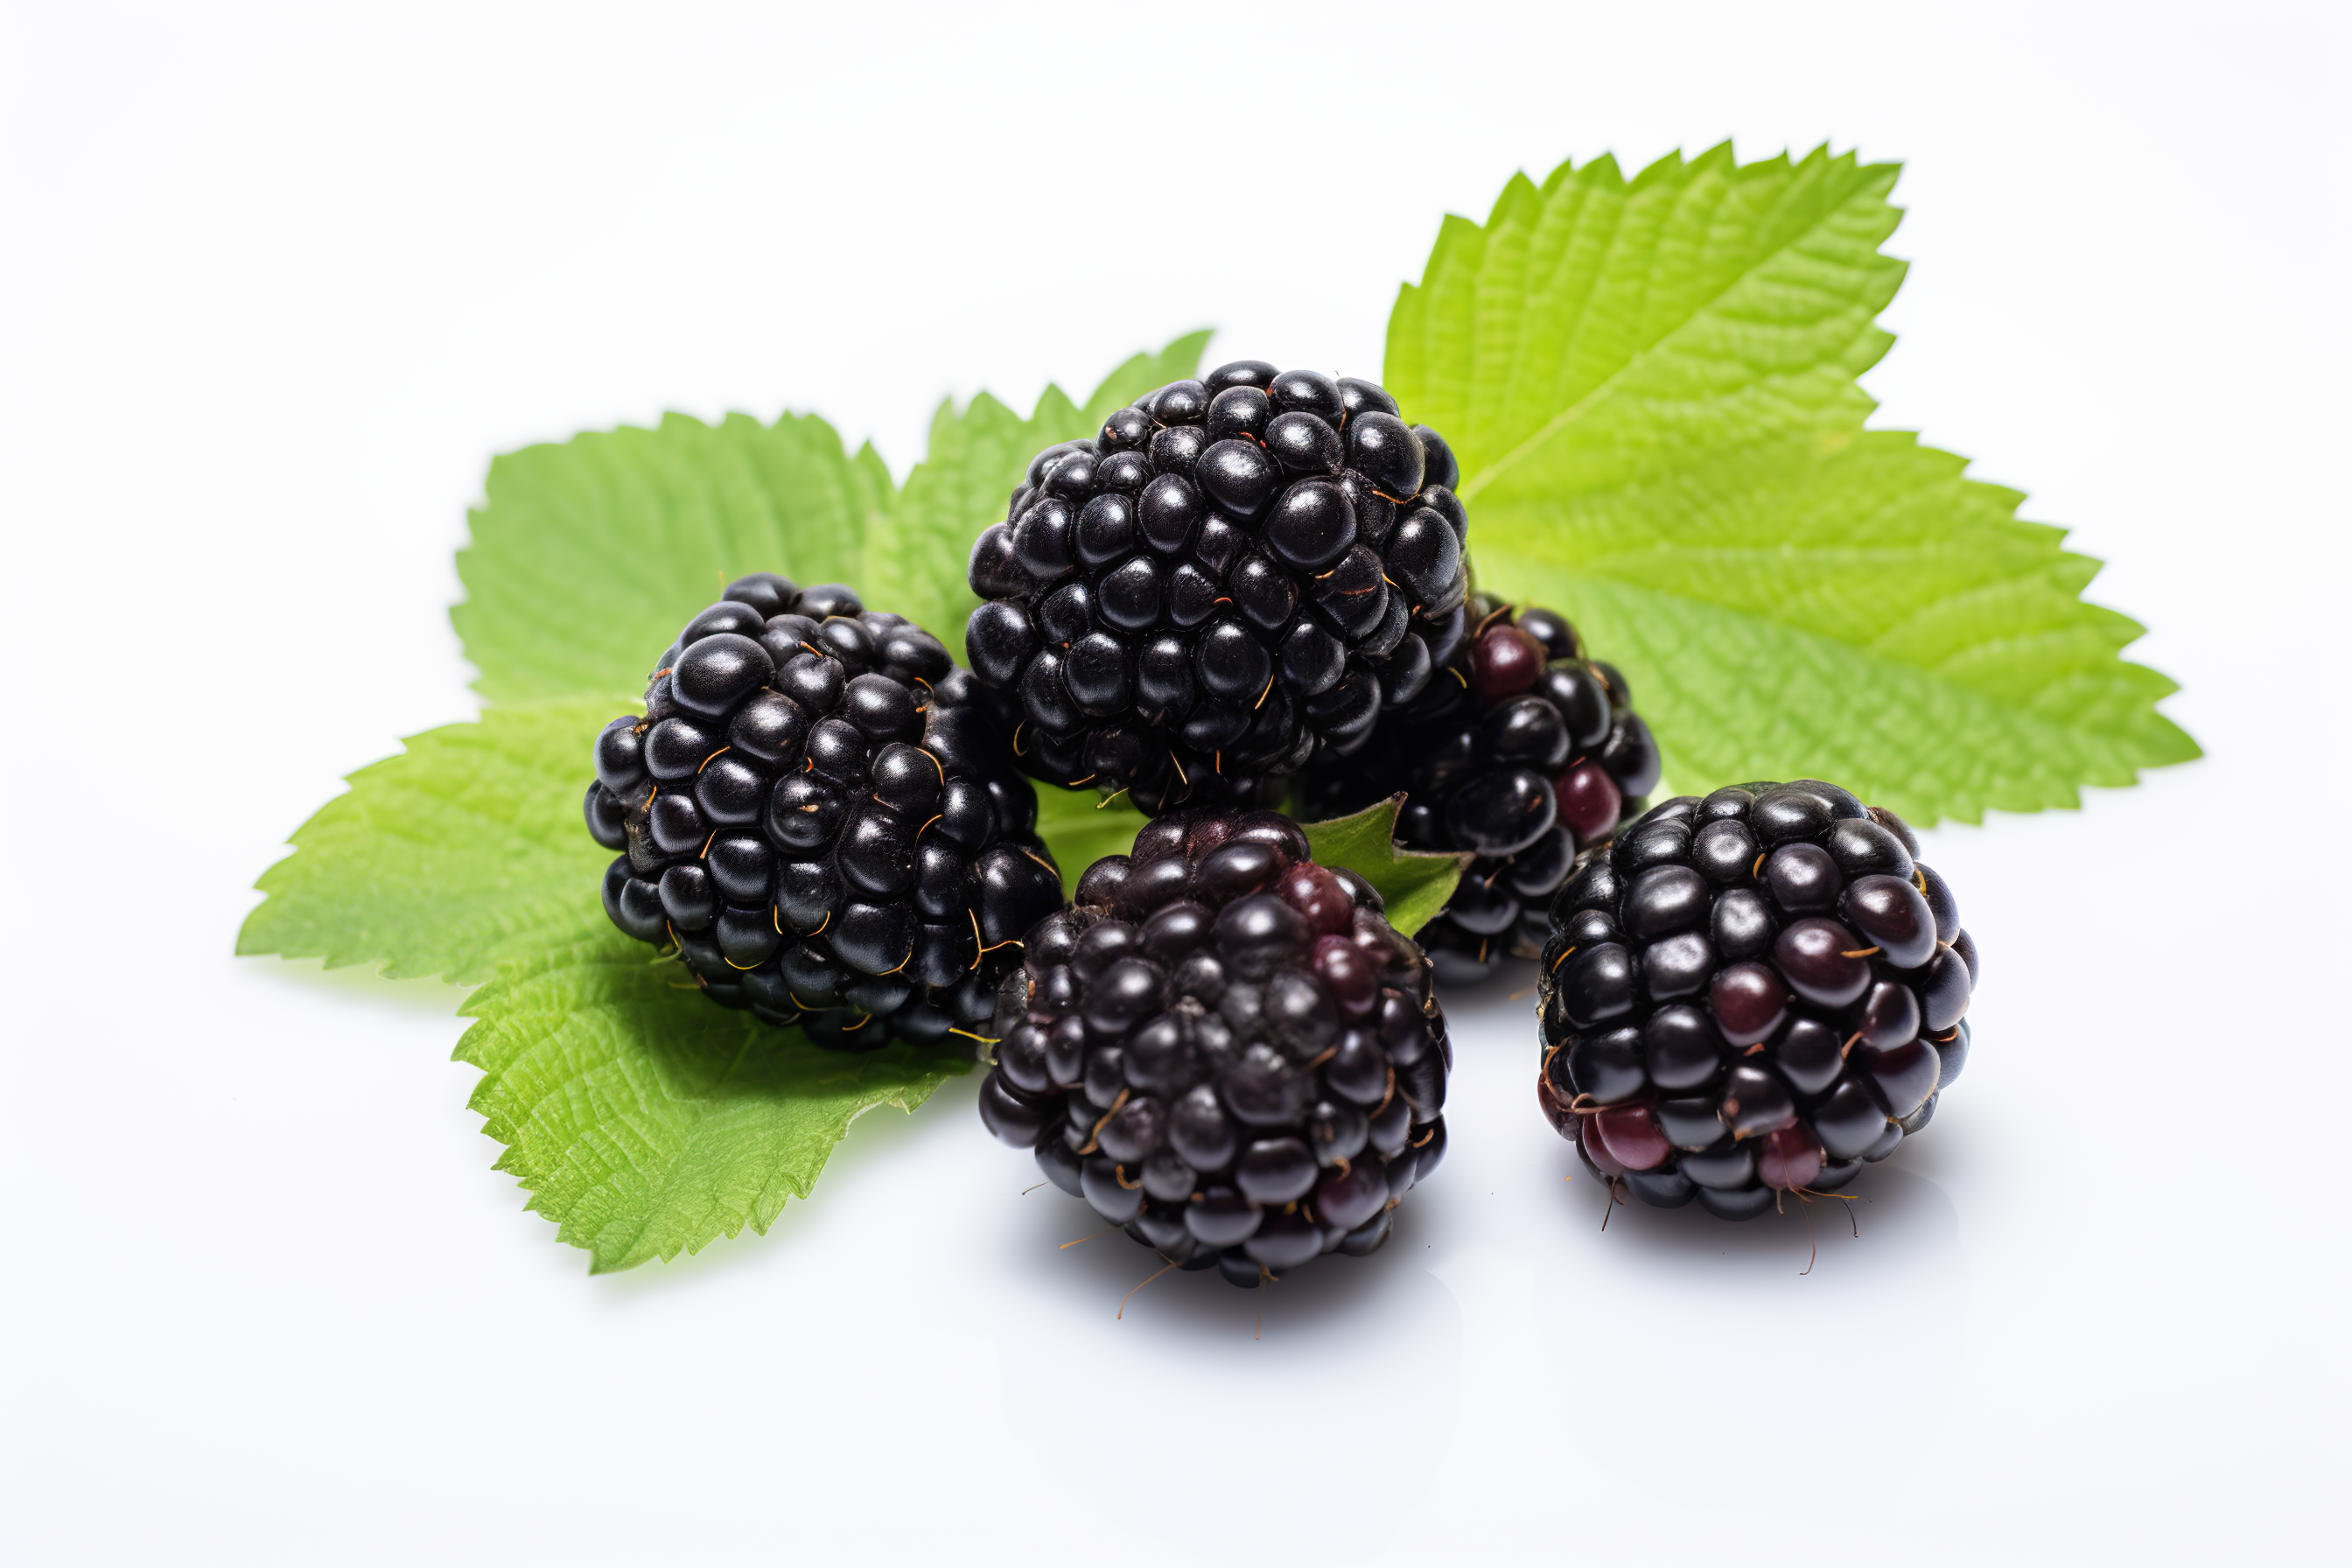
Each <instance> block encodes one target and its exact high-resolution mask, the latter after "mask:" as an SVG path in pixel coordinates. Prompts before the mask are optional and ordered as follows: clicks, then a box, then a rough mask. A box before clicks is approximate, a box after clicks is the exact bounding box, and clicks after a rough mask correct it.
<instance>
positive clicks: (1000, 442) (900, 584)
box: [860, 331, 1209, 659]
mask: <svg viewBox="0 0 2352 1568" xmlns="http://www.w3.org/2000/svg"><path fill="white" fill-rule="evenodd" d="M1208 342H1209V334H1208V333H1207V332H1205V331H1202V332H1193V333H1191V334H1190V335H1188V336H1185V337H1181V338H1179V339H1177V340H1176V341H1175V342H1172V343H1170V344H1169V345H1168V346H1167V347H1166V348H1164V349H1162V350H1160V353H1156V354H1137V355H1136V356H1134V357H1133V358H1132V359H1130V360H1129V361H1128V362H1127V363H1125V364H1122V365H1120V366H1119V367H1118V369H1117V370H1115V371H1113V372H1111V373H1110V374H1109V375H1108V377H1106V378H1105V379H1104V381H1103V384H1101V385H1100V386H1098V387H1097V388H1095V392H1094V395H1093V396H1091V397H1089V398H1087V403H1086V406H1085V407H1083V408H1081V407H1079V406H1078V405H1076V404H1074V403H1072V402H1071V401H1070V398H1069V395H1068V394H1066V393H1065V392H1064V391H1063V390H1062V389H1061V388H1060V387H1058V386H1048V387H1046V388H1045V393H1044V395H1041V396H1040V397H1039V398H1038V399H1037V407H1036V410H1035V411H1034V413H1032V414H1031V415H1030V416H1029V417H1028V418H1026V419H1024V418H1022V417H1021V416H1018V415H1016V414H1014V413H1013V410H1011V409H1010V408H1007V407H1006V406H1005V405H1003V404H1002V403H999V402H998V401H997V400H996V399H995V398H993V397H991V396H990V395H988V394H986V393H984V392H983V393H981V394H980V395H977V396H975V397H973V398H972V400H971V402H970V403H968V404H966V405H964V406H963V407H962V408H961V409H959V408H957V407H956V405H955V403H954V401H953V400H952V399H950V400H948V401H946V402H943V403H941V404H940V406H939V411H938V412H937V413H936V414H934V415H933V416H931V439H930V449H929V453H928V454H927V455H926V456H925V457H924V458H923V460H922V461H921V462H919V463H918V464H916V465H915V468H914V471H913V472H912V473H910V474H908V476H907V488H906V489H905V490H904V492H902V493H901V494H900V496H899V498H898V506H897V507H896V509H895V510H892V511H891V513H890V514H889V516H888V517H887V520H885V521H882V522H881V523H880V524H879V525H878V526H877V529H876V531H875V533H874V535H873V541H874V542H873V546H872V548H871V549H870V550H869V551H868V554H867V568H868V571H869V574H870V575H869V578H868V580H867V583H866V584H860V589H861V591H862V592H865V593H866V594H867V595H868V603H870V604H872V605H876V606H877V608H886V609H891V610H895V611H897V612H898V614H900V615H902V616H909V617H911V618H913V619H914V620H916V621H918V622H919V623H921V624H922V625H923V626H926V627H928V628H929V630H930V631H931V632H932V633H933V634H935V635H936V636H937V637H940V640H941V641H943V642H945V643H946V644H947V645H948V647H949V650H950V652H952V653H954V654H955V655H956V657H957V658H959V659H961V658H962V657H963V624H964V622H965V621H966V620H968V619H970V618H971V612H972V611H973V610H975V609H977V608H978V607H979V605H980V601H979V600H978V599H976V598H974V597H973V596H972V594H971V589H970V588H969V587H968V586H967V585H966V584H965V581H964V564H965V563H966V562H967V561H968V560H969V559H970V558H971V543H972V541H973V540H975V539H977V538H979V537H980V533H981V531H982V529H984V528H986V527H987V526H988V525H989V524H990V523H992V522H998V521H1003V517H1004V508H1005V503H1006V502H1007V501H1008V500H1011V499H1012V496H1013V489H1014V488H1015V487H1016V486H1018V485H1019V484H1020V483H1021V477H1022V475H1023V474H1024V472H1025V471H1026V470H1027V468H1028V467H1029V459H1030V458H1034V457H1035V456H1036V455H1037V453H1038V452H1039V451H1041V450H1043V449H1044V448H1045V447H1050V446H1053V445H1054V444H1055V442H1058V441H1075V440H1076V439H1077V438H1078V437H1082V436H1091V435H1093V434H1094V433H1095V432H1096V431H1097V430H1099V429H1100V428H1101V427H1102V422H1103V421H1104V420H1105V419H1106V418H1108V416H1110V413H1111V411H1112V410H1114V409H1117V408H1122V407H1125V406H1126V405H1128V404H1129V403H1131V402H1133V401H1134V400H1135V399H1136V398H1138V397H1139V396H1141V395H1143V394H1144V393H1147V392H1149V391H1150V390H1151V389H1152V388H1154V387H1156V386H1164V385H1166V384H1168V383H1169V382H1171V381H1181V380H1183V379H1184V378H1185V377H1187V376H1189V375H1191V374H1193V372H1194V371H1195V370H1196V369H1198V368H1199V365H1200V363H1201V351H1202V349H1203V348H1205V347H1206V346H1207V345H1208Z"/></svg>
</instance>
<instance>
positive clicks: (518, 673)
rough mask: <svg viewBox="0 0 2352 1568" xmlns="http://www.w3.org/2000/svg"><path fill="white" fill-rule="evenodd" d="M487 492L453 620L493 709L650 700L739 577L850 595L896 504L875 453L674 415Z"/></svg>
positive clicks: (545, 460) (522, 467)
mask: <svg viewBox="0 0 2352 1568" xmlns="http://www.w3.org/2000/svg"><path fill="white" fill-rule="evenodd" d="M483 492H484V497H485V500H484V503H483V505H482V506H481V507H480V508H479V509H478V510H476V511H475V512H474V513H473V516H472V520H471V521H472V524H473V534H474V541H473V543H472V544H470V545H469V546H467V548H466V549H464V550H461V551H459V552H457V574H458V576H459V577H460V578H461V579H463V581H464V582H465V584H466V594H467V599H466V602H465V603H464V604H462V605H457V607H456V608H455V609H453V610H452V611H450V613H449V614H450V619H451V620H452V621H454V622H455V623H456V624H457V635H458V636H459V637H462V638H463V639H465V644H466V657H467V658H470V659H472V660H473V661H474V668H477V669H478V670H479V671H480V672H481V679H479V680H478V681H477V682H476V685H477V686H478V688H479V689H480V690H481V692H482V695H483V696H485V697H488V698H489V699H490V700H493V701H496V702H520V701H527V700H531V699H534V698H545V697H563V696H571V695H573V694H577V693H581V692H590V691H593V692H599V693H602V692H608V691H643V690H644V689H645V686H646V674H647V673H648V672H649V671H650V670H651V669H652V668H654V665H653V661H654V660H656V659H657V658H660V657H661V652H662V649H663V648H665V647H667V646H668V644H669V640H670V638H672V637H676V636H677V629H678V627H680V626H684V625H685V624H686V622H687V619H688V617H689V616H692V615H693V614H694V613H695V612H696V611H697V610H698V609H700V608H701V607H702V606H703V605H707V604H709V603H710V602H711V601H712V600H713V599H715V598H717V597H718V596H719V589H720V588H722V587H723V586H725V585H726V584H727V582H728V580H729V579H730V578H734V577H740V576H741V575H742V574H744V573H747V572H781V573H782V574H785V575H786V576H789V577H792V578H794V579H796V580H797V581H799V582H802V583H850V584H857V583H859V582H860V581H861V580H862V579H863V578H864V577H865V575H866V569H867V561H866V540H867V532H868V531H869V530H870V529H872V528H873V527H874V525H875V523H876V521H877V519H879V518H881V517H882V516H884V515H885V514H886V513H887V511H888V510H889V508H890V507H891V505H892V504H893V501H894V500H895V496H896V491H895V489H893V487H892V485H891V483H890V474H889V470H888V469H887V468H884V467H883V466H882V459H881V458H879V457H877V456H876V455H875V452H874V448H873V447H870V446H868V447H861V448H859V450H858V452H857V454H856V456H855V457H852V456H850V455H849V454H848V453H846V452H845V450H844V449H843V447H842V444H841V437H839V436H838V435H836V434H835V433H834V429H833V426H830V425H827V424H826V423H825V422H824V420H822V419H819V418H817V417H815V416H813V415H793V414H787V415H785V416H782V418H780V419H778V420H777V421H776V422H775V423H774V424H772V425H762V424H761V423H760V422H759V421H758V420H756V419H752V418H751V417H749V416H745V415H740V414H735V415H730V416H728V417H727V418H726V419H724V420H722V421H721V422H720V423H719V424H717V425H706V424H704V423H703V422H702V421H700V420H698V419H690V418H688V417H687V416H685V415H683V414H672V415H670V416H667V417H666V418H665V419H663V420H662V422H661V424H660V426H658V427H656V428H655V429H651V430H640V429H634V428H623V429H619V430H606V431H595V432H591V433H589V434H587V435H583V436H575V437H572V439H571V440H569V441H564V442H561V443H558V444H553V445H549V446H540V447H524V448H523V449H522V450H521V451H520V452H509V453H508V454H507V455H505V456H504V457H501V458H497V459H495V460H494V461H493V462H492V463H491V464H490V477H489V479H488V481H487V482H486V484H485V485H484V487H483ZM956 564H957V568H958V572H957V575H958V576H959V577H960V576H961V559H959V561H958V562H957V563H956ZM876 604H877V607H887V606H885V605H882V603H881V601H879V600H877V601H876Z"/></svg>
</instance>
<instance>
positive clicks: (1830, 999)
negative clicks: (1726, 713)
mask: <svg viewBox="0 0 2352 1568" xmlns="http://www.w3.org/2000/svg"><path fill="white" fill-rule="evenodd" d="M1918 853H1919V842H1918V840H1917V839H1916V838H1915V837H1912V834H1911V830H1910V828H1908V827H1906V826H1904V824H1903V821H1902V819H1901V818H1900V817H1897V816H1895V814H1894V813H1892V812H1889V811H1884V810H1881V809H1879V808H1878V807H1875V806H1869V807H1865V806H1864V805H1862V803H1861V802H1859V801H1857V800H1855V799H1854V798H1853V795H1849V794H1847V793H1846V792H1845V791H1844V790H1842V789H1840V788H1838V787H1837V786H1836V785H1835V784H1822V783H1820V782H1819V781H1817V780H1812V779H1804V780H1800V781H1799V782H1797V783H1795V784H1741V785H1738V786H1736V787H1733V788H1729V789H1719V790H1717V791H1716V792H1715V793H1714V794H1713V795H1708V796H1707V797H1706V799H1704V800H1701V799H1698V798H1697V797H1696V796H1692V795H1683V796H1679V797H1677V798H1675V799H1674V800H1670V801H1667V802H1665V803H1664V804H1663V805H1657V806H1654V807H1653V808H1652V809H1651V810H1650V811H1649V812H1648V813H1647V814H1646V815H1644V816H1643V817H1642V818H1641V819H1640V820H1639V821H1637V822H1634V823H1633V824H1632V825H1631V826H1627V827H1625V828H1623V829H1622V830H1621V831H1620V832H1619V833H1618V835H1617V839H1616V842H1615V843H1614V844H1613V845H1612V846H1611V847H1608V848H1607V849H1603V850H1600V851H1596V852H1595V853H1593V854H1592V855H1591V856H1590V857H1588V858H1585V859H1584V860H1583V861H1582V862H1580V865H1579V868H1578V869H1577V872H1576V874H1575V876H1573V877H1572V878H1570V880H1569V882H1568V885H1567V886H1566V887H1564V888H1562V889H1560V891H1559V896H1558V898H1556V899H1555V900H1553V902H1552V910H1551V923H1552V934H1551V937H1550V940H1549V942H1546V943H1545V945H1544V951H1543V955H1542V960H1541V962H1542V965H1543V970H1542V976H1541V979H1540V982H1539V984H1538V991H1537V995H1538V1004H1537V1005H1538V1016H1539V1017H1540V1019H1541V1028H1542V1035H1543V1047H1544V1058H1543V1066H1542V1067H1541V1068H1539V1069H1538V1073H1537V1076H1536V1098H1537V1100H1538V1101H1539V1102H1540V1103H1541V1104H1542V1106H1543V1110H1544V1114H1545V1116H1546V1117H1548V1118H1549V1120H1550V1121H1551V1124H1552V1125H1553V1126H1554V1127H1555V1128H1557V1129H1558V1130H1559V1133H1560V1136H1562V1137H1564V1138H1567V1139H1570V1140H1571V1141H1572V1142H1575V1143H1576V1145H1577V1148H1578V1150H1579V1152H1581V1153H1582V1154H1583V1156H1584V1158H1585V1161H1586V1163H1588V1164H1590V1165H1591V1167H1592V1168H1593V1169H1594V1171H1596V1172H1597V1173H1600V1174H1601V1176H1602V1177H1604V1178H1605V1179H1607V1180H1608V1181H1610V1182H1611V1183H1612V1184H1614V1183H1617V1182H1619V1181H1620V1180H1622V1182H1623V1184H1625V1185H1627V1186H1630V1187H1632V1188H1633V1194H1634V1195H1635V1196H1636V1197H1639V1198H1641V1199H1642V1200H1643V1201H1644V1202H1646V1203H1651V1204H1655V1205H1659V1206H1660V1207H1664V1208H1673V1207H1675V1206H1678V1205H1682V1204H1686V1203H1689V1202H1690V1201H1691V1200H1692V1199H1694V1198H1696V1199H1697V1200H1698V1202H1699V1203H1700V1204H1701V1205H1704V1206H1705V1207H1706V1209H1708V1210H1709V1211H1710V1212H1711V1213H1714V1214H1717V1215H1721V1216H1723V1217H1724V1218H1726V1219H1749V1218H1752V1217H1754V1216H1755V1215H1759V1214H1762V1213H1763V1212H1764V1211H1765V1210H1766V1209H1768V1208H1770V1207H1772V1206H1773V1205H1774V1203H1775V1202H1776V1201H1777V1200H1778V1198H1779V1195H1780V1194H1781V1193H1783V1192H1790V1191H1811V1192H1831V1191H1834V1190H1836V1189H1837V1188H1839V1187H1842V1186H1843V1185H1844V1184H1846V1183H1848V1182H1850V1181H1852V1180H1853V1176H1854V1173H1856V1172H1857V1171H1859V1170H1861V1169H1862V1167H1863V1165H1864V1163H1865V1162H1868V1161H1874V1160H1883V1159H1885V1157H1886V1156H1887V1155H1889V1154H1891V1153H1893V1152H1895V1147H1896V1146H1897V1145H1898V1144H1900V1143H1901V1142H1903V1141H1904V1139H1906V1137H1909V1136H1911V1135H1913V1134H1915V1133H1916V1132H1917V1131H1919V1130H1920V1129H1921V1128H1923V1127H1925V1126H1927V1119H1928V1118H1929V1117H1931V1116H1933V1115H1934V1114H1935V1111H1936V1100H1937V1096H1938V1095H1939V1094H1940V1093H1941V1092H1942V1090H1943V1089H1944V1088H1945V1086H1947V1085H1948V1084H1949V1083H1950V1082H1951V1081H1952V1080H1953V1079H1956V1078H1958V1077H1959V1076H1960V1068H1961V1067H1962V1066H1963V1065H1964V1064H1965V1063H1966V1062H1967V1061H1968V1056H1969V1023H1968V1020H1967V1018H1966V1017H1964V1016H1963V1015H1964V1014H1965V1013H1966V1012H1967V1011H1968V1006H1969V993H1970V992H1971V991H1972V990H1973V989H1974V988H1975V985H1976V977H1977V950H1976V943H1975V942H1972V941H1970V940H1969V934H1968V932H1966V931H1962V930H1961V929H1960V913H1959V905H1958V903H1957V902H1956V901H1955V900H1953V897H1952V890H1951V889H1950V888H1949V887H1948V886H1947V885H1946V884H1945V882H1944V879H1942V878H1940V877H1938V876H1937V875H1936V873H1935V871H1934V870H1932V869H1931V868H1928V867H1927V866H1926V865H1924V864H1922V863H1920V862H1919V860H1918V859H1917V858H1916V857H1917V855H1918Z"/></svg>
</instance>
